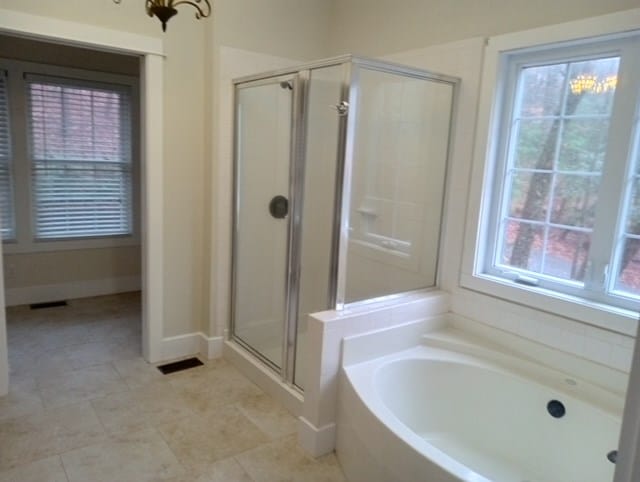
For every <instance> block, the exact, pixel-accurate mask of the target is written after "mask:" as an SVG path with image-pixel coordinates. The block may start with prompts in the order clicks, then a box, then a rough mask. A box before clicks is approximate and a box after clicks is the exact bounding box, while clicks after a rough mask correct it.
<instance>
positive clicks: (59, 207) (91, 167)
mask: <svg viewBox="0 0 640 482" xmlns="http://www.w3.org/2000/svg"><path fill="white" fill-rule="evenodd" d="M26 80H27V97H28V109H29V111H28V120H29V151H30V155H31V161H32V191H33V192H32V195H33V211H34V224H35V237H36V239H66V238H82V237H102V236H113V235H124V234H130V233H131V225H132V220H131V212H132V193H131V191H132V186H131V94H130V91H129V89H128V88H127V87H123V86H116V85H104V84H94V83H88V82H84V81H78V82H74V81H71V80H67V79H55V78H43V77H40V76H32V75H27V76H26Z"/></svg>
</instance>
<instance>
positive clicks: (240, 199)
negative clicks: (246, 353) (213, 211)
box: [232, 76, 297, 371]
mask: <svg viewBox="0 0 640 482" xmlns="http://www.w3.org/2000/svg"><path fill="white" fill-rule="evenodd" d="M296 79H297V77H296V76H285V77H277V78H272V79H267V80H261V81H257V82H252V83H248V84H244V85H242V86H239V87H238V88H237V90H236V126H235V132H236V134H235V135H236V139H235V141H236V142H235V149H236V152H235V157H236V162H235V177H236V192H235V232H234V245H235V252H234V269H233V276H234V279H233V284H234V290H233V292H234V296H233V298H234V299H233V306H232V309H233V316H232V319H233V326H232V330H233V336H234V338H235V339H236V340H238V341H239V342H241V343H242V344H243V345H245V347H246V348H248V349H249V350H251V351H252V352H254V353H255V354H256V355H258V356H259V357H260V358H261V359H263V360H264V361H265V362H266V363H268V364H269V365H271V366H272V367H273V368H274V369H276V370H277V371H280V370H281V369H282V367H283V335H284V323H285V322H286V318H287V316H286V315H287V300H286V286H287V276H288V270H287V258H288V252H289V249H288V239H289V229H290V226H289V224H290V222H289V219H290V215H289V214H290V213H289V211H290V205H289V204H290V203H289V200H290V172H291V161H292V159H291V157H292V156H291V144H292V139H293V130H294V123H293V116H292V112H293V105H294V99H293V95H294V88H295V86H296V84H297V80H296Z"/></svg>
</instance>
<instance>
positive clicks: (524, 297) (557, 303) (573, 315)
mask: <svg viewBox="0 0 640 482" xmlns="http://www.w3.org/2000/svg"><path fill="white" fill-rule="evenodd" d="M460 286H461V287H463V288H467V289H470V290H472V291H476V292H480V293H482V294H485V295H489V296H491V297H494V298H500V299H502V300H504V301H507V302H510V303H516V304H519V305H524V306H527V307H529V308H533V309H536V310H541V311H544V312H547V313H551V314H554V315H557V316H562V317H564V318H569V319H573V320H576V321H580V322H583V323H586V324H589V325H592V326H596V327H598V328H603V329H605V330H609V331H614V332H616V333H619V334H622V335H626V336H632V337H635V336H636V332H637V325H638V312H637V311H631V310H625V309H623V308H618V307H615V306H611V305H606V304H603V303H597V302H594V301H591V300H587V299H584V298H580V297H577V296H570V295H565V294H561V293H557V292H555V291H550V290H547V289H544V288H540V287H537V286H524V285H519V284H517V283H515V282H513V281H510V280H506V279H503V278H499V277H496V276H491V275H487V274H482V275H470V274H465V273H462V274H461V276H460Z"/></svg>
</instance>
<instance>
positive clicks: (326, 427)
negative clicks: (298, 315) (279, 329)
mask: <svg viewBox="0 0 640 482" xmlns="http://www.w3.org/2000/svg"><path fill="white" fill-rule="evenodd" d="M448 311H449V294H448V293H446V292H444V291H439V290H430V291H418V292H412V293H406V294H404V295H400V296H394V297H392V298H390V299H387V300H381V301H377V302H372V303H357V304H353V305H348V306H346V307H345V309H344V310H342V311H333V310H330V311H324V312H321V313H314V314H312V315H310V316H309V318H308V331H307V347H308V349H307V352H306V358H307V359H306V361H307V364H306V370H307V371H306V374H305V380H306V386H305V391H304V404H303V408H302V416H301V417H300V421H299V424H298V442H299V443H300V445H301V446H302V448H303V449H304V450H305V451H306V452H307V453H309V454H311V455H313V456H314V457H318V456H321V455H324V454H327V453H330V452H332V451H333V450H334V449H335V440H336V439H335V424H336V420H337V404H338V378H339V372H340V367H341V365H342V363H341V360H342V340H343V339H344V338H345V337H351V336H355V335H360V334H363V333H369V332H372V331H375V330H385V329H389V328H390V327H397V326H403V325H406V324H408V323H409V324H411V322H423V320H425V319H429V320H430V321H429V322H427V323H436V324H437V325H438V326H439V325H440V321H438V322H436V321H434V317H437V316H438V315H441V314H444V313H446V312H448ZM425 329H426V328H425V326H422V327H421V328H420V330H419V331H416V332H410V333H409V334H408V335H405V336H404V338H403V337H398V338H394V339H393V340H392V339H387V340H386V343H387V344H388V346H390V347H394V348H395V347H398V346H400V345H398V343H400V342H401V341H402V340H404V342H405V343H410V344H415V339H416V337H418V336H419V334H421V333H424V332H425ZM396 334H397V333H396ZM402 346H404V345H402Z"/></svg>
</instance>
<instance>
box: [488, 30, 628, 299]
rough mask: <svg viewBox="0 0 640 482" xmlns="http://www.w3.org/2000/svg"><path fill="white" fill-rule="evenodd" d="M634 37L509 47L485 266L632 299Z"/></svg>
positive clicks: (510, 275)
mask: <svg viewBox="0 0 640 482" xmlns="http://www.w3.org/2000/svg"><path fill="white" fill-rule="evenodd" d="M639 40H640V37H638V36H635V37H631V38H627V39H623V40H616V41H602V42H596V43H592V44H590V45H580V46H571V47H558V48H552V49H545V50H544V51H537V52H531V51H529V52H523V53H514V54H510V55H509V56H508V57H507V58H506V60H505V64H504V71H503V72H504V74H503V81H504V82H503V84H502V85H503V89H504V90H503V95H502V101H501V118H500V119H499V129H498V132H499V136H500V140H499V146H498V148H497V150H496V156H497V158H496V160H495V161H496V164H495V167H496V169H495V171H494V172H495V174H496V175H495V185H494V186H493V191H492V192H493V193H494V195H493V198H492V203H491V216H490V219H489V227H488V229H487V230H486V233H487V239H486V242H485V245H484V246H485V248H484V249H485V253H484V255H485V256H484V260H485V266H484V271H485V272H486V273H488V274H491V275H494V276H498V277H501V278H505V279H508V280H511V281H513V282H515V283H518V284H520V285H526V286H529V287H540V288H545V289H549V290H553V291H555V292H558V293H564V294H567V295H572V296H577V297H581V298H586V299H589V300H592V301H596V302H600V303H604V304H608V305H612V306H617V307H621V308H630V309H637V304H638V301H639V300H640V159H639V158H640V147H639V144H640V128H639V122H638V111H639V107H638V99H639V97H640V73H639V71H640V62H639V61H638V60H637V59H639V58H640V42H639Z"/></svg>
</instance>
